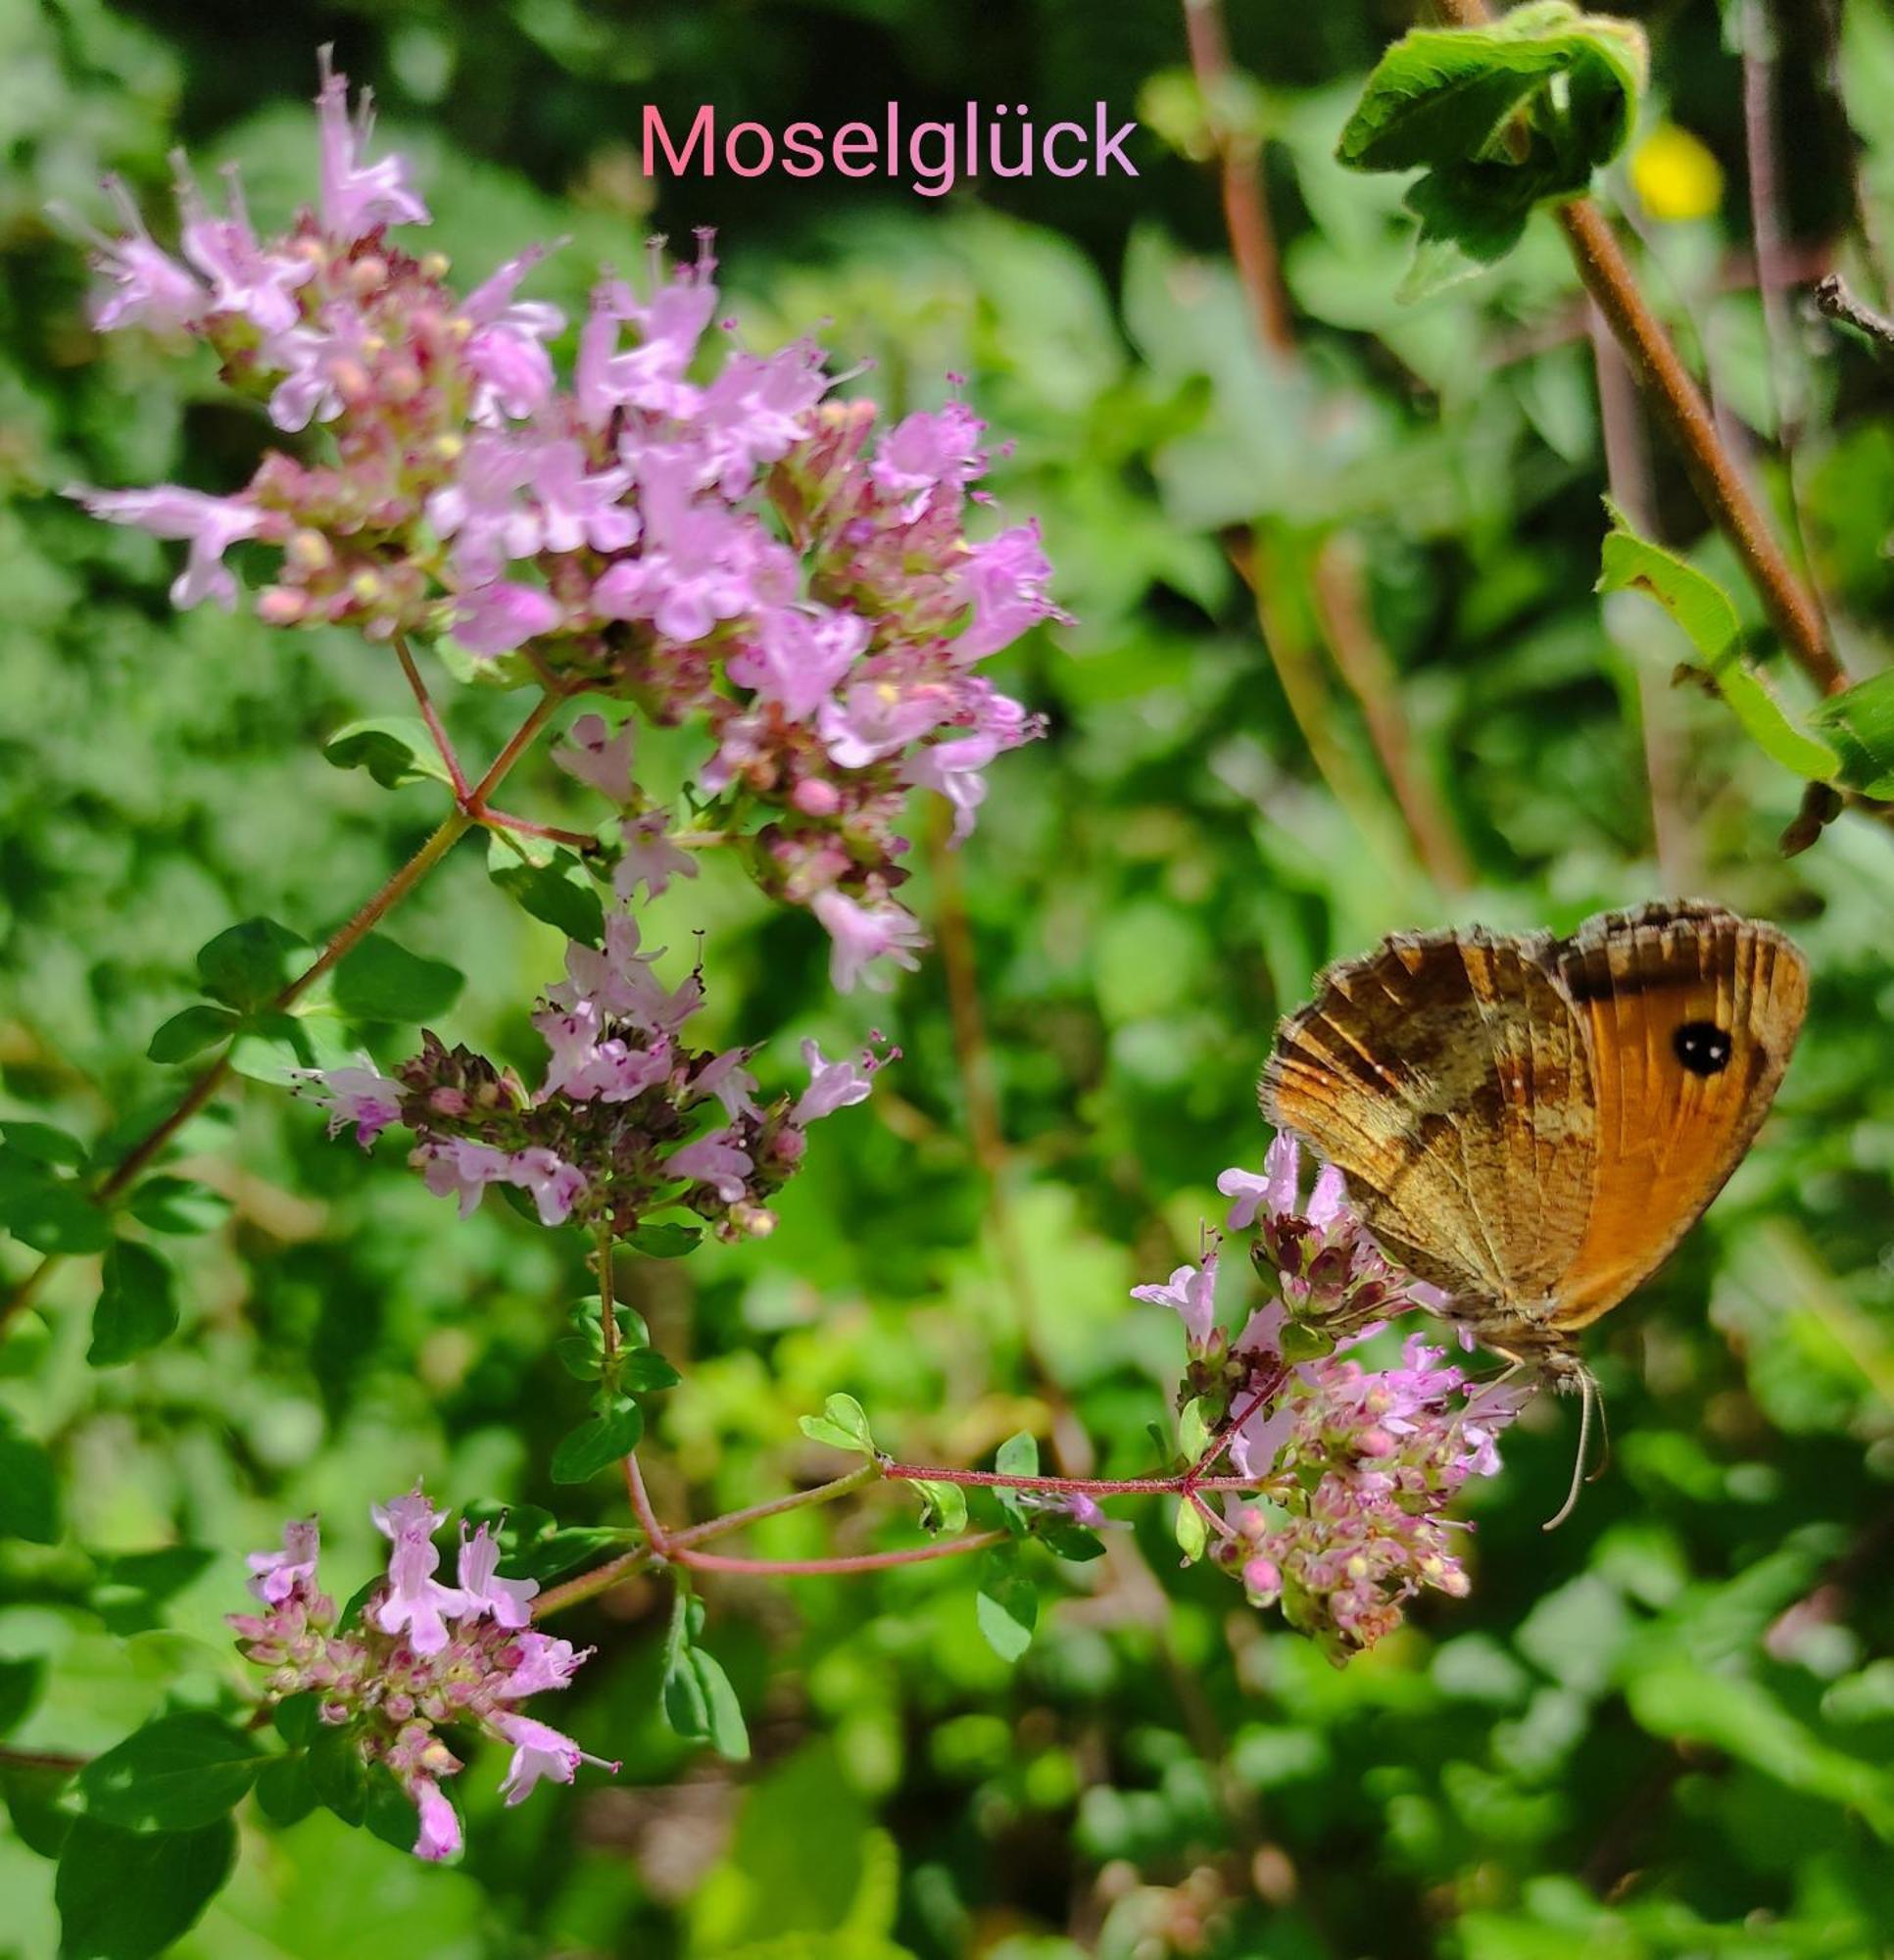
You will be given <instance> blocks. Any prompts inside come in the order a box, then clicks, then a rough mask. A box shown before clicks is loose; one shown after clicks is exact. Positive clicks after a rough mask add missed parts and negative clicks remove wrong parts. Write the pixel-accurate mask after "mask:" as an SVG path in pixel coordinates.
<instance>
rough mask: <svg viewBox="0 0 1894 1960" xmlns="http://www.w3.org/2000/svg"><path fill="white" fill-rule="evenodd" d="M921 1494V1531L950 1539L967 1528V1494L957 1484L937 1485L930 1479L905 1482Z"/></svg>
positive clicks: (913, 1479)
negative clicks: (939, 1534) (942, 1534)
mask: <svg viewBox="0 0 1894 1960" xmlns="http://www.w3.org/2000/svg"><path fill="white" fill-rule="evenodd" d="M906 1481H907V1482H908V1483H909V1484H910V1485H912V1486H913V1488H914V1489H915V1490H916V1491H918V1492H919V1493H920V1494H921V1529H922V1530H923V1531H929V1532H941V1533H944V1534H946V1535H947V1536H948V1537H951V1536H952V1534H953V1533H955V1532H962V1531H965V1530H966V1528H967V1494H966V1492H965V1491H963V1490H962V1489H961V1488H960V1486H959V1485H958V1484H938V1483H936V1482H935V1481H934V1480H933V1479H932V1478H931V1477H909V1478H908V1479H907V1480H906Z"/></svg>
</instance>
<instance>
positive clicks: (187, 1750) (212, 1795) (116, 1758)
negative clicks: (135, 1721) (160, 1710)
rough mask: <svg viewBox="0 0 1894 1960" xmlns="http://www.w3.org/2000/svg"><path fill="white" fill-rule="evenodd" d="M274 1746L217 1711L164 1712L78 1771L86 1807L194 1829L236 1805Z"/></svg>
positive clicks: (145, 1827)
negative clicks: (256, 1738)
mask: <svg viewBox="0 0 1894 1960" xmlns="http://www.w3.org/2000/svg"><path fill="white" fill-rule="evenodd" d="M269 1759H270V1752H269V1751H267V1750H264V1749H261V1748H259V1747H258V1745H257V1744H256V1742H255V1741H253V1740H250V1739H249V1738H247V1737H244V1736H241V1735H239V1734H238V1733H237V1731H236V1730H234V1729H232V1728H231V1727H230V1725H229V1724H228V1723H227V1722H219V1720H218V1719H217V1717H216V1716H214V1715H202V1714H185V1715H161V1716H159V1718H158V1719H157V1721H155V1722H147V1723H146V1724H145V1726H144V1727H143V1728H142V1729H139V1730H136V1731H135V1732H134V1733H133V1734H131V1735H129V1736H127V1737H126V1738H125V1739H124V1740H123V1741H122V1742H121V1743H119V1744H118V1746H117V1747H116V1748H111V1749H108V1750H107V1751H106V1752H105V1754H104V1755H102V1756H94V1757H93V1759H92V1760H91V1761H90V1762H89V1763H87V1764H86V1766H85V1767H84V1768H83V1769H82V1770H80V1771H79V1774H78V1790H79V1795H80V1797H81V1798H82V1799H83V1800H84V1803H85V1809H86V1814H87V1815H88V1816H90V1817H96V1818H98V1819H100V1820H101V1821H102V1822H103V1823H106V1824H116V1825H119V1826H120V1827H121V1828H122V1829H124V1830H126V1831H167V1832H169V1831H195V1830H196V1829H198V1827H199V1826H201V1825H205V1824H208V1823H210V1822H211V1820H212V1819H213V1818H216V1817H221V1816H222V1815H223V1814H224V1813H225V1812H226V1811H228V1810H233V1809H235V1807H236V1806H237V1805H238V1804H239V1803H240V1802H242V1800H243V1798H244V1797H245V1795H247V1794H248V1792H249V1789H250V1786H251V1785H252V1784H253V1783H254V1782H255V1781H256V1779H257V1772H258V1771H259V1770H260V1769H262V1767H263V1766H264V1764H265V1763H267V1761H269Z"/></svg>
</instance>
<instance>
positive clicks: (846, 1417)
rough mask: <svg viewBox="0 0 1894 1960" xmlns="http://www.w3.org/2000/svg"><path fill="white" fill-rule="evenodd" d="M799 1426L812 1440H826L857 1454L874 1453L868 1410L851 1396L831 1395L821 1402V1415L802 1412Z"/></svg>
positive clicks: (831, 1444) (868, 1454) (838, 1447)
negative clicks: (869, 1429)
mask: <svg viewBox="0 0 1894 1960" xmlns="http://www.w3.org/2000/svg"><path fill="white" fill-rule="evenodd" d="M798 1426H799V1427H800V1428H801V1432H802V1434H803V1435H804V1436H806V1437H807V1438H808V1439H809V1440H810V1441H811V1442H812V1443H826V1444H827V1445H828V1446H830V1447H831V1448H832V1449H848V1450H852V1451H853V1452H854V1453H855V1454H856V1455H858V1456H872V1455H873V1454H874V1453H875V1439H874V1438H873V1437H872V1436H871V1435H870V1434H869V1433H868V1413H867V1411H866V1410H865V1409H864V1408H863V1407H862V1406H861V1404H860V1403H859V1402H858V1401H856V1400H855V1398H854V1397H853V1396H831V1397H829V1398H828V1400H827V1401H825V1402H824V1403H823V1404H822V1413H821V1414H820V1415H805V1416H803V1417H802V1418H801V1421H800V1423H799V1425H798Z"/></svg>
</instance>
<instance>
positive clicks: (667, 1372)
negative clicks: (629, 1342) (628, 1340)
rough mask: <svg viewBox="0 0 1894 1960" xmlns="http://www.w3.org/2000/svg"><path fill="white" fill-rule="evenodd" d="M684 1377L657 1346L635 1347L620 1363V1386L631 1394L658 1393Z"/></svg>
mask: <svg viewBox="0 0 1894 1960" xmlns="http://www.w3.org/2000/svg"><path fill="white" fill-rule="evenodd" d="M683 1379H684V1377H683V1376H682V1375H680V1374H679V1373H678V1372H677V1370H676V1369H675V1368H673V1367H672V1366H671V1364H670V1363H669V1362H668V1361H667V1360H665V1358H664V1357H663V1355H661V1354H660V1353H659V1352H658V1351H657V1349H656V1348H633V1349H632V1350H631V1352H630V1353H628V1354H625V1355H623V1356H621V1357H620V1360H619V1363H618V1383H619V1386H620V1387H621V1388H623V1389H624V1390H625V1391H626V1392H627V1393H628V1394H631V1395H640V1396H642V1395H656V1394H658V1393H660V1392H661V1391H662V1390H665V1389H674V1388H676V1387H677V1385H678V1383H679V1382H681V1381H682V1380H683Z"/></svg>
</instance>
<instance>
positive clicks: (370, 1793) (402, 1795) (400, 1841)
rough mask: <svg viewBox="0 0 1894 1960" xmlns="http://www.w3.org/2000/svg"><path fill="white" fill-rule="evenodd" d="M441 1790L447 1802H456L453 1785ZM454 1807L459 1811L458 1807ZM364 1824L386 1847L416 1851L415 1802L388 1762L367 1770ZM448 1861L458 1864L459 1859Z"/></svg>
mask: <svg viewBox="0 0 1894 1960" xmlns="http://www.w3.org/2000/svg"><path fill="white" fill-rule="evenodd" d="M440 1789H441V1791H442V1793H443V1794H444V1795H445V1796H446V1797H447V1800H448V1802H449V1803H450V1804H452V1803H454V1786H453V1785H452V1784H451V1783H446V1782H443V1783H442V1784H441V1786H440ZM455 1807H456V1808H457V1809H458V1808H459V1806H458V1805H456V1806H455ZM362 1821H363V1822H364V1824H365V1825H366V1826H367V1827H368V1830H369V1832H370V1833H371V1834H372V1835H373V1836H374V1837H376V1838H380V1839H381V1841H382V1842H383V1843H384V1844H392V1845H393V1846H394V1847H395V1849H396V1850H397V1851H413V1848H414V1839H415V1837H416V1836H417V1834H418V1833H419V1830H420V1822H419V1819H418V1818H417V1817H416V1816H415V1814H414V1803H413V1798H412V1797H410V1796H409V1795H408V1794H407V1793H406V1792H405V1791H404V1790H403V1789H402V1787H401V1785H400V1784H398V1783H397V1782H396V1781H395V1777H394V1772H393V1771H392V1770H390V1769H389V1767H388V1765H387V1764H386V1763H371V1764H370V1765H369V1767H368V1782H367V1801H366V1803H365V1804H364V1809H363V1816H362ZM446 1862H447V1863H449V1864H457V1863H459V1858H458V1857H456V1858H451V1859H448V1860H447V1861H446Z"/></svg>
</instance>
